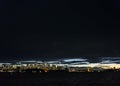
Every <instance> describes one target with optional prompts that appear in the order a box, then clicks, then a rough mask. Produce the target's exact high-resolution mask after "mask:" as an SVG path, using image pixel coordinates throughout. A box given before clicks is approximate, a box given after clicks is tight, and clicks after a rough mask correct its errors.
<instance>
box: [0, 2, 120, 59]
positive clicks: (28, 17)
mask: <svg viewBox="0 0 120 86" xmlns="http://www.w3.org/2000/svg"><path fill="white" fill-rule="evenodd" d="M119 15H120V1H119V0H92V1H91V0H17V1H16V0H1V1H0V22H1V23H0V59H6V58H13V59H15V58H18V57H20V58H24V57H25V58H28V59H29V58H34V57H41V58H48V59H51V58H56V57H73V58H74V57H81V56H83V57H98V56H120V32H119V28H120V16H119Z"/></svg>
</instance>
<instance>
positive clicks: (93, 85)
mask: <svg viewBox="0 0 120 86" xmlns="http://www.w3.org/2000/svg"><path fill="white" fill-rule="evenodd" d="M0 84H1V86H120V73H119V72H116V73H113V72H104V73H47V74H46V73H43V74H17V73H14V74H8V73H0Z"/></svg>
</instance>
